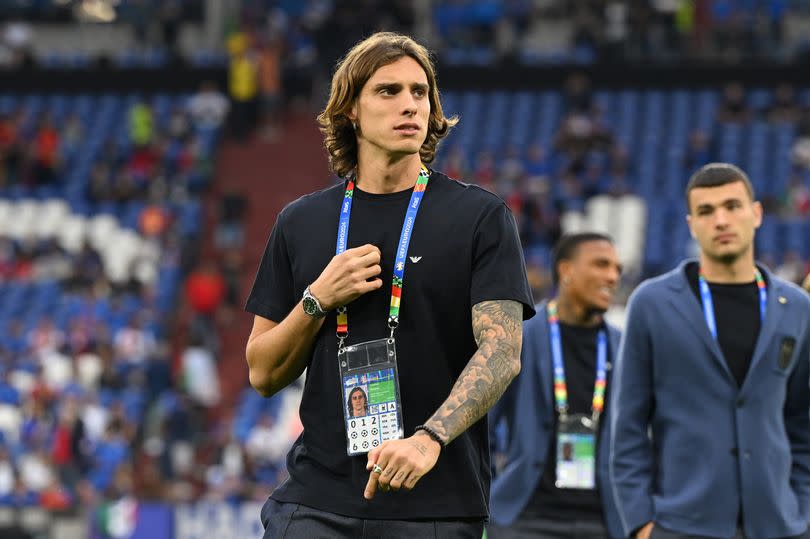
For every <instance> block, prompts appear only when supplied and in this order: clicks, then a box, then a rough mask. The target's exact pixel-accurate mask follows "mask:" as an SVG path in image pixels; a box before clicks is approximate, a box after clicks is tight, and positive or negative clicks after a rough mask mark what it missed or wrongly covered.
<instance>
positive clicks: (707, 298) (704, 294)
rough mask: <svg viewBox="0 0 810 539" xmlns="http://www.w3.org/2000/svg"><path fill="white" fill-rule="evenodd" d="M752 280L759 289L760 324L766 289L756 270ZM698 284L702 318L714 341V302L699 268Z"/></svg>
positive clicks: (715, 324)
mask: <svg viewBox="0 0 810 539" xmlns="http://www.w3.org/2000/svg"><path fill="white" fill-rule="evenodd" d="M754 279H756V281H757V289H759V320H760V323H762V322H764V321H765V309H766V308H767V306H768V288H767V287H766V286H765V279H763V278H762V274H761V273H760V272H759V269H758V268H755V269H754ZM698 283H699V285H700V299H701V301H702V302H703V316H705V317H706V325H707V326H709V331H710V332H711V333H712V337H714V340H715V341H716V340H717V321H716V320H715V319H714V302H713V301H712V291H711V289H710V288H709V284H708V283H707V282H706V278H705V277H704V275H703V268H700V271H699V272H698Z"/></svg>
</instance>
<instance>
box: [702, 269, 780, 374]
mask: <svg viewBox="0 0 810 539" xmlns="http://www.w3.org/2000/svg"><path fill="white" fill-rule="evenodd" d="M698 271H699V267H698V264H697V263H695V262H693V263H690V264H687V266H686V277H687V279H688V280H689V286H690V287H691V288H692V292H693V293H694V294H695V297H696V298H697V300H698V302H699V303H700V310H701V312H702V311H703V301H702V300H701V298H700V285H699V284H698ZM765 278H767V277H765V274H764V273H763V279H765ZM708 284H709V290H711V292H712V303H713V304H714V319H715V323H716V324H717V341H718V344H719V345H720V350H721V351H722V352H723V357H724V358H725V360H726V363H727V364H728V368H729V369H730V370H731V374H732V375H734V379H735V380H737V385H738V386H740V387H742V384H743V381H744V380H745V375H746V374H747V373H748V367H749V366H750V365H751V358H752V357H753V356H754V349H755V348H756V345H757V338H758V337H759V330H760V328H761V327H762V320H760V312H759V288H758V287H757V283H756V281H752V282H750V283H742V284H717V283H711V282H709V283H708Z"/></svg>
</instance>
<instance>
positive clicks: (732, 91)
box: [717, 82, 751, 123]
mask: <svg viewBox="0 0 810 539" xmlns="http://www.w3.org/2000/svg"><path fill="white" fill-rule="evenodd" d="M750 118H751V111H750V110H749V108H748V104H747V103H746V100H745V88H744V87H743V85H742V84H740V83H739V82H731V83H729V84H727V85H726V87H725V88H724V89H723V100H722V102H721V103H720V108H719V109H718V111H717V121H718V122H720V123H745V122H748V120H749V119H750Z"/></svg>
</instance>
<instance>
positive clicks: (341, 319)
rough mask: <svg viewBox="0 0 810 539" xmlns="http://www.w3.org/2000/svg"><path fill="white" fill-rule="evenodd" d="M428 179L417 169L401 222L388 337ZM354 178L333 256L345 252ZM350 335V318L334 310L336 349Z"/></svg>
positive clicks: (424, 170) (348, 187) (395, 319)
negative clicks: (417, 172) (409, 199)
mask: <svg viewBox="0 0 810 539" xmlns="http://www.w3.org/2000/svg"><path fill="white" fill-rule="evenodd" d="M428 180H430V172H428V169H427V168H426V167H425V166H422V168H421V169H420V170H419V177H418V178H417V179H416V185H414V187H413V192H412V193H411V201H410V202H409V203H408V211H407V213H406V214H405V221H404V222H403V223H402V232H400V235H399V244H398V246H397V253H396V260H395V261H394V278H393V281H392V284H391V306H390V308H389V310H388V327H389V328H390V329H391V338H393V337H394V330H395V329H396V328H397V326H398V325H399V306H400V300H401V298H402V285H403V280H404V277H405V261H406V258H407V255H408V245H410V243H411V235H412V233H413V225H414V223H415V222H416V214H417V213H418V212H419V206H420V204H421V203H422V198H423V196H424V194H425V189H426V188H427V184H428ZM354 185H355V181H354V178H352V179H350V180H349V181H348V183H347V184H346V192H345V194H344V195H343V205H342V206H341V208H340V222H339V224H338V235H337V247H336V248H335V254H336V255H339V254H341V253H343V252H344V251H345V250H346V245H347V243H348V240H349V219H350V217H351V214H352V198H353V196H354ZM348 335H349V316H348V314H347V312H346V306H345V305H341V306H340V307H338V308H337V338H338V341H339V342H338V349H341V348H343V342H344V341H345V339H346V337H348Z"/></svg>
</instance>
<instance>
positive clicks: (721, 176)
mask: <svg viewBox="0 0 810 539" xmlns="http://www.w3.org/2000/svg"><path fill="white" fill-rule="evenodd" d="M734 182H742V183H743V185H744V186H745V190H746V191H748V196H749V197H751V200H754V186H753V185H752V184H751V180H750V179H749V178H748V174H746V173H745V172H743V170H742V169H741V168H740V167H738V166H736V165H732V164H731V163H709V164H708V165H703V166H702V167H700V168H699V169H698V170H697V172H695V173H694V174H692V177H691V178H689V183H688V184H686V209H687V211H689V212H691V211H692V209H691V207H690V205H689V194H690V193H691V192H692V189H697V188H701V187H720V186H721V185H726V184H728V183H734Z"/></svg>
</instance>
